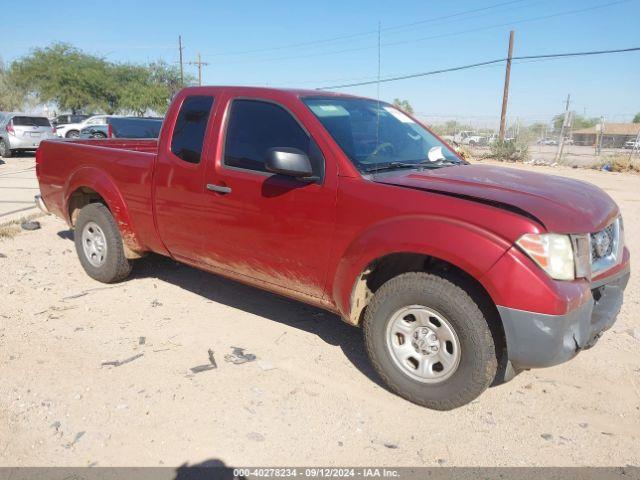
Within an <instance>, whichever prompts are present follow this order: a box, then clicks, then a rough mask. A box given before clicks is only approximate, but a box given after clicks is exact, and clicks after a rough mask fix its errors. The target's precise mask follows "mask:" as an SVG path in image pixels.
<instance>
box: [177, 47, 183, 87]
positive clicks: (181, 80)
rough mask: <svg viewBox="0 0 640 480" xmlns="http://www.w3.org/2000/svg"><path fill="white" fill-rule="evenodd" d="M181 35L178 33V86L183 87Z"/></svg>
mask: <svg viewBox="0 0 640 480" xmlns="http://www.w3.org/2000/svg"><path fill="white" fill-rule="evenodd" d="M182 50H183V47H182V35H178V52H180V86H181V87H184V65H183V63H182Z"/></svg>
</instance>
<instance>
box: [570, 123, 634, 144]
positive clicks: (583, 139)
mask: <svg viewBox="0 0 640 480" xmlns="http://www.w3.org/2000/svg"><path fill="white" fill-rule="evenodd" d="M639 131H640V123H605V124H604V132H603V137H602V146H603V147H609V148H611V147H615V148H621V147H622V146H624V144H625V143H626V142H628V141H630V140H635V139H636V137H637V136H638V132H639ZM598 135H600V124H598V125H595V126H593V127H589V128H581V129H580V130H574V131H573V134H572V136H571V138H572V139H573V143H574V144H575V145H590V146H593V145H595V144H596V142H598Z"/></svg>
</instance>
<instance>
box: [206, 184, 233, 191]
mask: <svg viewBox="0 0 640 480" xmlns="http://www.w3.org/2000/svg"><path fill="white" fill-rule="evenodd" d="M207 190H211V191H212V192H218V193H225V194H226V193H231V187H223V186H222V185H214V184H212V183H207Z"/></svg>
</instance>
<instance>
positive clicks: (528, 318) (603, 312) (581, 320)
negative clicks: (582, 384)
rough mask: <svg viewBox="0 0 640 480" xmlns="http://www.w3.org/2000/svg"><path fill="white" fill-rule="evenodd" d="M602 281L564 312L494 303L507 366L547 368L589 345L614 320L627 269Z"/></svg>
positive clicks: (592, 343)
mask: <svg viewBox="0 0 640 480" xmlns="http://www.w3.org/2000/svg"><path fill="white" fill-rule="evenodd" d="M605 281H606V282H607V283H604V284H594V285H592V290H591V294H592V298H591V299H589V301H588V302H586V303H585V304H584V305H582V306H581V307H579V308H577V309H575V310H573V311H571V312H569V313H567V314H565V315H545V314H543V313H536V312H528V311H524V310H516V309H513V308H507V307H500V306H498V311H499V312H500V316H501V317H502V324H503V325H504V331H505V336H506V340H507V353H508V356H509V362H510V363H511V365H512V366H513V367H514V368H515V369H516V370H524V369H528V368H539V367H551V366H553V365H557V364H559V363H562V362H566V361H567V360H570V359H571V358H573V357H575V356H576V355H577V354H578V352H579V351H580V350H583V349H586V348H589V347H591V346H593V345H594V344H595V342H596V341H597V340H598V338H599V337H600V336H601V335H602V332H604V331H605V330H607V329H608V328H610V327H611V325H613V323H614V322H615V320H616V316H617V315H618V312H619V311H620V307H621V306H622V297H623V292H624V289H625V287H626V286H627V282H628V281H629V269H628V268H627V269H626V270H625V271H623V272H621V273H619V274H618V275H616V276H615V277H612V278H608V279H606V280H605Z"/></svg>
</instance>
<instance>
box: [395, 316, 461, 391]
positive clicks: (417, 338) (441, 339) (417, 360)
mask: <svg viewBox="0 0 640 480" xmlns="http://www.w3.org/2000/svg"><path fill="white" fill-rule="evenodd" d="M386 344H387V350H388V352H389V355H390V356H391V359H392V360H393V362H394V364H395V365H396V366H397V367H398V368H399V369H400V371H402V373H404V374H405V375H407V376H409V377H410V378H412V379H413V380H416V381H418V382H422V383H440V382H443V381H445V380H446V379H448V378H449V377H451V375H453V374H454V373H455V372H456V370H457V369H458V366H459V365H460V358H461V353H462V352H461V348H460V340H459V339H458V335H457V334H456V332H455V330H454V328H453V326H452V325H451V323H450V322H449V320H447V318H446V317H445V316H444V315H442V314H440V313H438V312H437V311H435V310H433V309H431V308H428V307H426V306H424V305H410V306H407V307H403V308H401V309H400V310H397V311H396V312H395V313H394V314H393V315H392V316H391V319H390V320H389V322H388V323H387V331H386Z"/></svg>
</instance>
